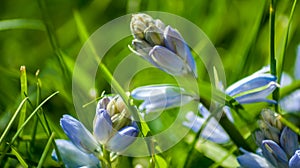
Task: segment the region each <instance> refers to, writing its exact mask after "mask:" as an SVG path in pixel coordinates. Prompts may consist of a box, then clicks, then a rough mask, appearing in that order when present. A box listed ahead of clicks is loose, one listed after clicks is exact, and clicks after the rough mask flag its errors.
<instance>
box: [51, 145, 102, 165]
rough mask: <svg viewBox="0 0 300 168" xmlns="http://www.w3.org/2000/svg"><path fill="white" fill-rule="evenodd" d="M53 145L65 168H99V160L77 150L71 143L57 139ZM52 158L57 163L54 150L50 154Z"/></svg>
mask: <svg viewBox="0 0 300 168" xmlns="http://www.w3.org/2000/svg"><path fill="white" fill-rule="evenodd" d="M55 143H56V145H57V147H58V149H59V153H60V156H61V159H62V161H63V163H64V165H65V167H66V168H73V167H89V168H98V167H100V162H99V160H98V159H97V158H96V157H95V156H94V155H93V154H88V153H85V152H83V151H81V150H79V149H78V148H77V146H75V145H74V144H73V143H72V142H71V141H68V140H63V139H57V140H55ZM52 158H53V160H55V161H58V157H57V155H56V152H55V150H53V152H52Z"/></svg>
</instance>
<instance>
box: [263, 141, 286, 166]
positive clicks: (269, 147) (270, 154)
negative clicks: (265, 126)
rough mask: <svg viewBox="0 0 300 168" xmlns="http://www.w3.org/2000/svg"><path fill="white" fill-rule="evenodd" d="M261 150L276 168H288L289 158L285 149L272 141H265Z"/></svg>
mask: <svg viewBox="0 0 300 168" xmlns="http://www.w3.org/2000/svg"><path fill="white" fill-rule="evenodd" d="M261 149H262V152H263V155H264V156H265V158H266V159H267V160H268V161H270V162H271V163H272V164H273V165H274V166H275V167H283V168H284V167H287V166H288V158H287V156H286V153H285V152H284V151H283V149H282V148H281V147H280V146H279V145H278V144H277V143H275V142H274V141H272V140H263V142H262V145H261Z"/></svg>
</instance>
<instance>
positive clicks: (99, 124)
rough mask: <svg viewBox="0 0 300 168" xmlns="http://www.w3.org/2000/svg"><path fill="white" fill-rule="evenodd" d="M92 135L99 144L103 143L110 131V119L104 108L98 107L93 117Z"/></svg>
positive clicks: (108, 136)
mask: <svg viewBox="0 0 300 168" xmlns="http://www.w3.org/2000/svg"><path fill="white" fill-rule="evenodd" d="M93 125H94V128H93V130H94V136H95V137H96V139H97V140H98V142H100V143H101V144H105V143H106V141H107V140H108V139H109V138H110V135H111V133H112V121H111V118H110V115H109V114H108V113H107V111H106V110H105V109H99V110H98V111H97V113H96V116H95V118H94V124H93Z"/></svg>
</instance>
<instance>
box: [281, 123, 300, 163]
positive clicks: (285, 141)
mask: <svg viewBox="0 0 300 168" xmlns="http://www.w3.org/2000/svg"><path fill="white" fill-rule="evenodd" d="M280 145H281V146H282V148H283V149H284V151H285V152H286V153H287V155H288V157H291V156H292V155H294V153H295V151H296V150H297V149H298V146H299V143H298V135H297V134H296V133H295V132H294V131H292V130H291V129H290V128H288V127H284V129H283V131H282V132H281V136H280Z"/></svg>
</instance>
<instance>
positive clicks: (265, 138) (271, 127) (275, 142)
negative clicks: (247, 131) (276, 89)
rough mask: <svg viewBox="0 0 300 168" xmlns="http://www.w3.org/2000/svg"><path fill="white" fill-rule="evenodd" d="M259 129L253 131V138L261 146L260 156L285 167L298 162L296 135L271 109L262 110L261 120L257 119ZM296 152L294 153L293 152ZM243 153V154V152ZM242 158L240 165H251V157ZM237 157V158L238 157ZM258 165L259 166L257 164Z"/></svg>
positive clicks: (282, 167) (274, 165) (273, 164)
mask: <svg viewBox="0 0 300 168" xmlns="http://www.w3.org/2000/svg"><path fill="white" fill-rule="evenodd" d="M259 127H260V130H258V131H256V132H255V140H256V143H257V145H258V146H259V147H260V148H261V151H262V157H264V158H265V159H266V160H267V162H268V163H270V164H271V165H272V166H268V167H279V168H287V167H289V165H290V167H292V166H291V165H293V166H295V165H297V164H299V163H298V162H299V160H297V159H296V158H297V154H296V153H297V149H298V148H299V143H298V135H297V134H296V133H295V132H293V131H292V130H291V129H290V128H288V127H286V126H284V125H283V124H282V123H281V122H280V120H279V118H278V117H277V115H276V114H275V113H274V112H272V111H271V110H267V109H266V110H263V111H262V120H259ZM295 152H296V153H295ZM244 155H245V154H244ZM240 157H242V158H243V159H244V160H242V162H240V161H239V163H240V164H241V166H242V167H250V166H251V165H253V163H251V161H250V160H251V159H253V158H251V159H249V158H248V159H249V161H246V160H245V159H247V157H246V156H243V155H242V156H240ZM240 157H238V160H239V158H240ZM257 167H259V166H257Z"/></svg>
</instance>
